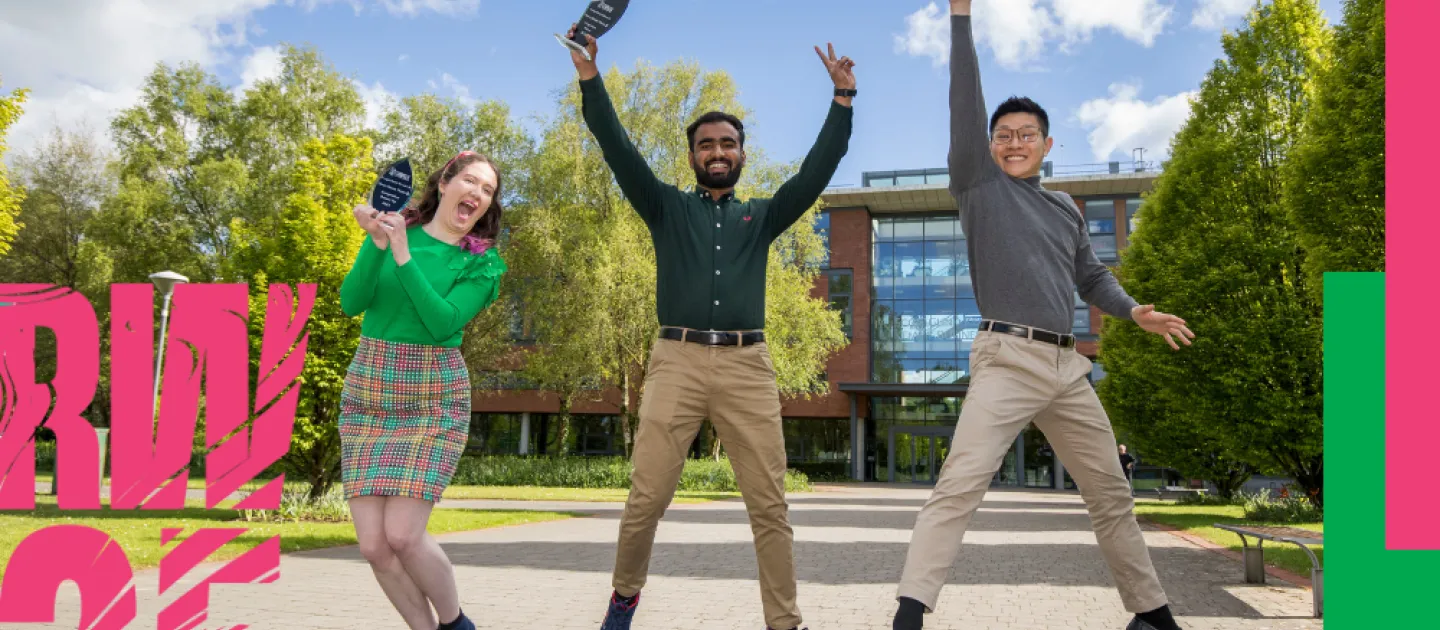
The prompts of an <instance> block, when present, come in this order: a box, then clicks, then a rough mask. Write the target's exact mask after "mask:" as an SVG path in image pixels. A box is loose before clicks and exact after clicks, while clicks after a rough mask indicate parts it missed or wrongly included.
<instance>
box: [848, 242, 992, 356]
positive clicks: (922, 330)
mask: <svg viewBox="0 0 1440 630" xmlns="http://www.w3.org/2000/svg"><path fill="white" fill-rule="evenodd" d="M873 229H874V242H875V251H874V261H875V262H874V264H875V273H874V293H873V295H874V307H873V310H872V314H871V322H872V326H873V330H872V332H871V344H872V348H871V350H872V352H871V356H872V358H873V363H872V369H871V380H872V381H873V382H876V383H930V384H936V383H957V382H959V381H960V380H961V379H963V378H965V377H966V376H967V374H966V369H967V361H966V357H968V356H969V354H970V344H971V343H972V342H974V340H975V333H976V331H977V330H979V327H980V309H979V307H977V306H976V305H975V291H974V288H973V287H971V285H970V265H969V261H968V259H967V258H966V249H965V237H964V235H963V234H962V233H961V232H960V229H959V226H958V222H957V221H956V219H955V217H954V215H949V216H932V217H895V218H889V217H885V218H880V219H876V220H874V222H873Z"/></svg>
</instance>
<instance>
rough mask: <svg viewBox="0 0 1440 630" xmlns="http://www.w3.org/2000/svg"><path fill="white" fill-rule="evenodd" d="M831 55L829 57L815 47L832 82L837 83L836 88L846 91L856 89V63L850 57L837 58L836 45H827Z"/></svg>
mask: <svg viewBox="0 0 1440 630" xmlns="http://www.w3.org/2000/svg"><path fill="white" fill-rule="evenodd" d="M825 45H826V46H827V47H828V48H829V50H830V55H829V56H828V57H827V56H826V55H825V53H824V52H821V50H820V47H819V46H816V47H815V54H817V55H820V63H823V64H825V71H826V72H828V73H830V80H831V81H834V82H835V87H837V88H840V89H844V90H853V89H855V72H854V70H853V69H854V68H855V62H854V61H851V60H850V58H849V57H840V58H839V59H836V58H835V44H830V43H827V44H825Z"/></svg>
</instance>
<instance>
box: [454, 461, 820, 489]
mask: <svg viewBox="0 0 1440 630" xmlns="http://www.w3.org/2000/svg"><path fill="white" fill-rule="evenodd" d="M630 469H631V466H630V462H629V460H626V459H625V458H623V457H556V458H550V457H521V456H517V455H486V456H475V457H468V456H467V457H464V458H461V460H460V464H459V466H458V467H456V469H455V478H454V480H453V481H452V482H451V483H452V484H453V485H457V486H462V485H463V486H543V487H549V488H629V487H630ZM677 489H678V490H686V491H693V492H735V491H737V490H738V487H737V486H736V485H735V473H734V470H732V468H731V466H730V462H729V461H728V460H726V459H721V460H720V461H718V462H717V461H714V460H709V459H687V460H685V469H684V471H682V472H681V473H680V486H679V488H677ZM811 489H812V488H811V486H810V480H809V478H808V477H807V476H806V475H805V474H804V473H802V472H798V471H794V470H789V471H786V473H785V490H786V491H787V492H808V491H810V490H811Z"/></svg>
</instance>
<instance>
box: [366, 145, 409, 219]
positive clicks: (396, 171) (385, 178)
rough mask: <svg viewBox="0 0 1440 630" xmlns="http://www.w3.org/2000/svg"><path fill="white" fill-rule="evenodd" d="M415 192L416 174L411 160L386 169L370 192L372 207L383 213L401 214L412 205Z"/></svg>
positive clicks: (402, 160) (405, 160)
mask: <svg viewBox="0 0 1440 630" xmlns="http://www.w3.org/2000/svg"><path fill="white" fill-rule="evenodd" d="M414 192H415V184H414V173H413V172H412V171H411V170H410V158H403V159H401V160H400V161H399V162H396V163H394V164H391V165H390V166H387V167H385V172H383V173H381V174H380V179H379V180H377V181H376V182H375V188H374V189H373V190H371V191H370V207H371V208H374V209H376V210H379V211H381V212H399V211H401V210H404V209H405V206H408V205H410V195H412V194H414Z"/></svg>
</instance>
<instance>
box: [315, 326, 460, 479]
mask: <svg viewBox="0 0 1440 630" xmlns="http://www.w3.org/2000/svg"><path fill="white" fill-rule="evenodd" d="M469 438H470V372H469V370H467V369H466V367H465V360H464V358H463V357H461V356H460V350H459V349H458V348H442V347H439V346H425V345H417V344H408V343H395V342H392V341H382V340H380V339H374V338H371V337H364V336H362V337H360V347H359V348H357V349H356V350H355V358H354V360H352V361H351V362H350V371H349V372H348V373H347V374H346V375H345V387H344V389H343V390H342V391H341V393H340V471H341V479H342V481H343V484H344V488H345V498H346V499H352V498H355V497H360V496H400V497H413V498H416V499H422V500H426V501H431V502H434V501H439V500H440V495H441V494H443V493H444V492H445V488H446V487H447V486H449V485H450V479H451V478H452V477H453V476H454V475H455V466H456V465H457V464H458V463H459V462H460V455H461V453H463V452H464V451H465V443H466V441H468V440H469Z"/></svg>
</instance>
